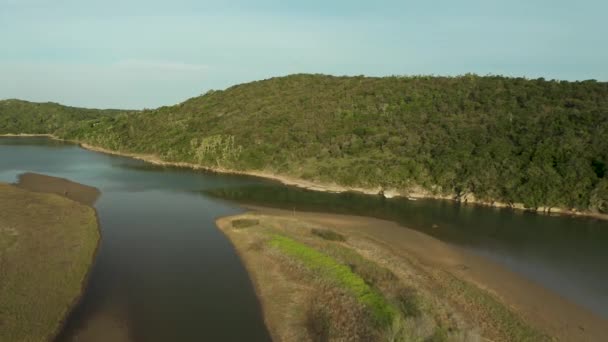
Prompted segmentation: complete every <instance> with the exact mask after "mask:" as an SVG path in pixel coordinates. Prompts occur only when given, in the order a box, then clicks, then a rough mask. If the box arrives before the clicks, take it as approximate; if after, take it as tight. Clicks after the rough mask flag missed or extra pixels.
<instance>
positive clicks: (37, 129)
mask: <svg viewBox="0 0 608 342" xmlns="http://www.w3.org/2000/svg"><path fill="white" fill-rule="evenodd" d="M126 112H127V111H122V110H113V109H107V110H100V109H86V108H76V107H68V106H63V105H60V104H58V103H52V102H47V103H34V102H27V101H22V100H15V99H10V100H3V101H0V134H8V133H28V134H57V133H60V132H63V131H66V130H70V129H72V127H73V126H75V125H76V124H77V123H78V122H79V121H82V120H88V119H96V118H100V117H104V116H107V117H112V116H116V115H118V114H120V113H126Z"/></svg>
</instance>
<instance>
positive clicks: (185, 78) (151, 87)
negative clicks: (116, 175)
mask: <svg viewBox="0 0 608 342" xmlns="http://www.w3.org/2000/svg"><path fill="white" fill-rule="evenodd" d="M607 18H608V1H606V0H578V1H572V0H568V1H563V0H526V1H522V0H505V1H497V0H461V1H454V0H451V1H450V0H443V1H442V0H427V1H407V0H401V1H392V0H386V1H381V0H377V1H370V0H364V1H360V0H347V1H342V0H335V1H329V0H324V1H321V0H307V1H302V0H298V1H287V0H283V1H272V0H260V1H255V2H254V1H244V0H228V1H217V0H215V1H206V0H171V1H159V0H131V1H129V0H120V1H118V0H0V99H6V98H19V99H24V100H30V101H38V102H46V101H52V102H59V103H63V104H67V105H73V106H82V107H96V108H130V109H141V108H155V107H158V106H162V105H173V104H176V103H179V102H181V101H184V100H186V99H188V98H190V97H193V96H198V95H200V94H202V93H205V92H206V91H208V90H210V89H225V88H226V87H229V86H232V85H235V84H239V83H244V82H249V81H254V80H259V79H265V78H270V77H275V76H283V75H288V74H293V73H324V74H332V75H369V76H390V75H421V74H425V75H460V74H465V73H476V74H480V75H487V74H493V75H496V74H499V75H506V76H517V77H519V76H523V77H528V78H537V77H544V78H546V79H564V80H584V79H596V80H600V81H608V22H607V21H606V20H607Z"/></svg>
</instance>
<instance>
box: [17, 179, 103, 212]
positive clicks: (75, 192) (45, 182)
mask: <svg viewBox="0 0 608 342" xmlns="http://www.w3.org/2000/svg"><path fill="white" fill-rule="evenodd" d="M16 185H17V186H18V187H20V188H22V189H27V190H30V191H36V192H46V193H53V194H57V195H60V196H63V197H67V198H69V199H71V200H73V201H76V202H79V203H82V204H86V205H89V206H92V205H93V204H95V202H96V201H97V199H98V198H99V195H101V193H100V192H99V190H98V189H97V188H94V187H91V186H87V185H83V184H79V183H75V182H72V181H70V180H67V179H64V178H57V177H51V176H47V175H41V174H37V173H31V172H27V173H23V174H21V175H19V180H18V182H17V184H16Z"/></svg>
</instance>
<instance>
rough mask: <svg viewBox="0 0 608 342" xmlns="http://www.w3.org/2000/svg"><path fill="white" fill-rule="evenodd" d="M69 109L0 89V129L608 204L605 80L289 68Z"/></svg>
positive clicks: (200, 158) (338, 178)
mask: <svg viewBox="0 0 608 342" xmlns="http://www.w3.org/2000/svg"><path fill="white" fill-rule="evenodd" d="M28 106H29V107H35V106H38V107H36V111H34V112H33V113H32V112H31V110H29V109H28ZM45 106H50V107H49V109H48V110H49V111H51V110H52V111H51V112H49V113H53V115H52V117H50V116H49V117H47V116H45V115H44V113H45V111H46V109H44V107H45ZM77 114H78V110H76V109H73V108H65V109H62V107H57V105H38V104H27V103H22V102H16V101H15V100H11V101H4V102H0V133H52V134H54V135H57V136H59V137H61V138H66V139H72V140H77V141H81V142H85V143H88V144H90V145H94V146H98V147H103V148H106V149H111V150H115V151H120V152H129V153H140V154H153V155H157V156H158V157H160V158H161V159H163V160H165V161H168V162H188V163H193V164H198V165H202V166H206V167H210V168H221V169H227V170H237V171H264V172H267V173H273V174H277V175H283V176H290V177H293V178H299V179H305V180H311V181H314V182H319V183H336V184H339V185H342V186H346V187H364V188H384V189H395V190H397V191H399V192H402V193H406V194H407V193H408V192H410V191H417V192H420V191H424V192H428V193H432V194H435V195H441V196H454V197H457V198H462V199H467V198H473V197H474V198H475V199H476V200H480V201H486V202H492V201H499V202H504V203H523V204H524V205H525V206H526V207H527V208H531V209H535V208H538V207H559V208H571V209H576V210H590V211H595V212H608V171H607V168H608V139H607V137H608V83H606V82H597V81H594V80H590V81H581V82H566V81H548V80H544V79H535V80H528V79H524V78H506V77H501V76H484V77H481V76H475V75H465V76H460V77H430V76H419V77H383V78H374V77H333V76H325V75H292V76H287V77H279V78H272V79H268V80H264V81H258V82H252V83H248V84H242V85H237V86H234V87H231V88H228V89H226V90H223V91H210V92H208V93H206V94H205V95H202V96H199V97H196V98H192V99H190V100H187V101H185V102H183V103H180V104H178V105H175V106H170V107H161V108H158V109H155V110H144V111H132V112H118V113H116V112H109V113H106V112H91V111H87V110H82V115H77ZM49 115H51V114H49ZM32 116H33V117H32ZM51 118H52V119H51ZM57 122H61V123H63V124H62V126H61V127H59V126H58V125H56V123H57Z"/></svg>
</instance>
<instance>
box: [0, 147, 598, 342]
mask: <svg viewBox="0 0 608 342" xmlns="http://www.w3.org/2000/svg"><path fill="white" fill-rule="evenodd" d="M28 171H29V172H37V173H43V174H47V175H51V176H56V177H63V178H68V179H70V180H73V181H76V182H79V183H83V184H86V185H91V186H95V187H97V188H98V189H99V190H101V192H102V195H101V197H100V199H99V200H98V201H97V203H96V205H95V207H96V209H97V211H98V214H99V219H100V223H101V230H102V243H101V246H100V250H99V253H98V255H97V258H96V262H95V265H94V266H93V269H92V273H91V277H90V280H89V286H88V288H87V290H86V292H85V295H84V297H83V300H82V302H81V304H80V305H79V306H78V307H77V308H76V310H75V311H74V312H73V313H72V315H71V316H70V317H69V319H68V322H67V325H66V327H65V329H64V331H63V332H62V334H61V336H60V337H59V340H60V341H71V340H74V338H75V337H78V336H86V334H87V330H88V331H103V332H104V333H106V332H107V333H108V338H110V336H112V339H113V340H117V339H118V338H116V337H114V336H115V335H112V334H114V332H112V330H119V332H118V333H116V334H117V335H121V336H123V335H124V336H126V337H125V338H124V340H125V341H126V340H131V341H201V340H222V341H242V340H251V341H264V340H269V335H268V332H267V330H266V328H265V327H264V324H263V319H262V316H261V311H260V306H259V303H258V301H257V299H256V298H255V294H254V291H253V288H252V284H251V282H250V280H249V278H248V276H247V273H246V271H245V269H244V268H243V266H242V265H241V263H240V261H239V259H238V256H237V255H236V254H235V252H234V250H233V248H232V247H231V245H230V243H229V242H228V241H227V240H226V239H225V238H224V236H223V235H222V234H221V233H220V232H219V231H218V230H217V229H216V228H215V225H214V220H215V218H217V217H219V216H224V215H230V214H236V213H240V212H243V209H241V208H240V207H239V206H238V204H236V203H247V204H256V205H264V206H270V207H278V208H286V209H290V210H312V211H323V212H333V213H343V214H355V215H367V216H374V217H379V218H385V219H390V220H394V221H397V222H399V223H401V224H403V225H404V226H407V227H410V228H413V229H417V230H420V231H422V232H425V233H427V234H429V235H432V236H434V237H437V238H439V239H441V240H443V241H446V242H449V243H452V244H455V245H458V246H460V247H464V248H466V249H468V250H470V251H472V252H474V253H477V254H480V255H483V256H486V257H488V258H490V259H492V260H495V261H497V262H500V263H502V264H503V265H505V266H507V267H508V268H510V269H511V270H513V271H515V272H517V273H520V274H522V275H524V276H526V277H527V278H529V279H532V280H534V281H536V282H538V283H540V284H542V285H544V286H545V287H547V288H550V289H552V290H554V291H555V292H557V293H559V294H561V295H562V296H564V297H566V298H569V299H570V300H572V301H574V302H576V303H578V304H580V305H582V306H584V307H587V308H588V309H590V310H592V311H594V312H596V313H597V314H599V315H601V316H603V317H604V318H608V221H600V220H596V219H591V218H580V217H576V218H575V217H566V216H546V215H542V214H534V213H525V212H519V211H511V210H508V209H496V208H487V207H478V206H465V205H459V204H457V203H453V202H450V201H437V200H418V201H409V200H406V199H390V200H389V199H382V198H379V197H375V196H366V195H359V194H352V193H347V194H330V193H320V192H313V191H306V190H302V189H297V188H293V187H288V186H284V185H281V184H279V183H276V182H274V181H268V180H263V179H259V178H254V177H244V176H234V175H218V174H212V173H205V172H197V171H192V170H186V169H178V168H163V167H156V166H152V165H150V164H147V163H144V162H142V161H138V160H133V159H129V158H123V157H116V156H109V155H105V154H101V153H95V152H91V151H87V150H84V149H81V148H80V147H78V146H76V145H73V144H68V143H62V142H57V141H52V140H49V139H45V138H0V181H5V182H14V181H16V179H17V176H18V175H19V174H20V173H23V172H28ZM108 322H109V323H108ZM96 329H97V330H96Z"/></svg>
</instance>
